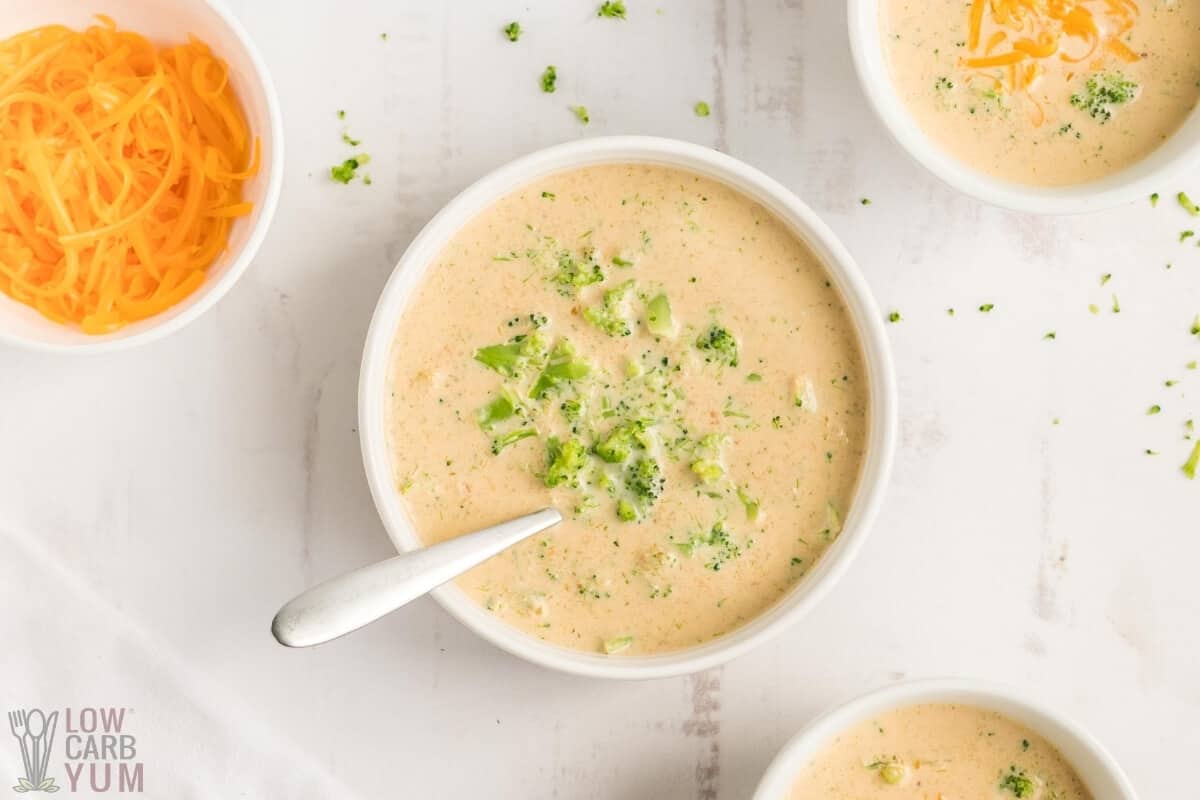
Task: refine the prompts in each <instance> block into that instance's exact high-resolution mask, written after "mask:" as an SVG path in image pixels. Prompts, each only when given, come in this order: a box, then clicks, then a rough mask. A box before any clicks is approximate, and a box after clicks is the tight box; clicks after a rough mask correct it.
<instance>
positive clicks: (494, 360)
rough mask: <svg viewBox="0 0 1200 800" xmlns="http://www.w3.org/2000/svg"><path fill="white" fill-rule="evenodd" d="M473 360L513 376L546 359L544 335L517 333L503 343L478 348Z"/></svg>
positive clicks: (509, 376)
mask: <svg viewBox="0 0 1200 800" xmlns="http://www.w3.org/2000/svg"><path fill="white" fill-rule="evenodd" d="M475 360H476V361H478V362H479V363H480V364H483V365H484V366H486V367H489V368H491V369H494V370H495V371H496V372H499V373H500V374H501V375H504V376H505V377H508V378H515V377H517V376H518V375H520V374H521V372H523V371H524V370H525V368H526V367H527V366H530V365H537V364H540V363H542V362H543V361H545V360H546V337H545V336H543V335H542V334H540V333H538V332H537V331H534V332H533V333H529V334H525V333H522V334H518V335H517V336H514V337H513V338H512V339H509V340H508V342H506V343H505V344H493V345H489V346H487V347H481V348H479V349H478V350H476V351H475Z"/></svg>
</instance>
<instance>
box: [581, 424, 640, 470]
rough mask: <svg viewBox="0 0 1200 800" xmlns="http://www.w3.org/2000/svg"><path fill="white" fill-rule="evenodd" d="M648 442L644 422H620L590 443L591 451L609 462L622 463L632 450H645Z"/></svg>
mask: <svg viewBox="0 0 1200 800" xmlns="http://www.w3.org/2000/svg"><path fill="white" fill-rule="evenodd" d="M648 444H649V442H648V441H647V439H646V423H645V422H642V421H640V420H637V421H634V422H622V423H620V424H619V425H616V426H615V427H613V429H612V430H610V431H609V432H608V435H607V436H605V437H604V438H603V439H600V440H599V441H597V442H596V443H595V444H594V445H592V452H593V453H595V454H596V455H597V456H599V457H600V459H601V460H602V461H607V462H608V463H609V464H623V463H625V460H626V459H628V458H629V456H630V455H631V454H632V453H633V451H634V450H645V449H647V446H648Z"/></svg>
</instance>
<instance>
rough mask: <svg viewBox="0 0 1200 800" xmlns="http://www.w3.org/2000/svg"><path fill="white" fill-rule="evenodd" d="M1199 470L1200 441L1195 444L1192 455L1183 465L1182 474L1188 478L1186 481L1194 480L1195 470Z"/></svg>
mask: <svg viewBox="0 0 1200 800" xmlns="http://www.w3.org/2000/svg"><path fill="white" fill-rule="evenodd" d="M1197 468H1200V441H1198V442H1196V446H1195V447H1193V448H1192V454H1191V456H1189V457H1188V460H1187V461H1186V462H1184V464H1183V467H1182V469H1183V474H1184V475H1186V476H1187V477H1188V480H1193V481H1194V480H1196V470H1197Z"/></svg>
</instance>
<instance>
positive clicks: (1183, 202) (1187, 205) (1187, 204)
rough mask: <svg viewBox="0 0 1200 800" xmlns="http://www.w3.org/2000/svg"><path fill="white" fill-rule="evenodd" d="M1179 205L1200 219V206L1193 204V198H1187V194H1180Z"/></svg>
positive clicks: (1178, 196) (1178, 197)
mask: <svg viewBox="0 0 1200 800" xmlns="http://www.w3.org/2000/svg"><path fill="white" fill-rule="evenodd" d="M1176 197H1177V199H1178V200H1179V205H1180V206H1182V207H1183V210H1184V211H1186V212H1188V213H1189V214H1191V215H1192V216H1193V217H1200V206H1197V205H1196V204H1195V203H1193V202H1192V198H1190V197H1188V196H1187V192H1180V193H1179V194H1178V195H1177V196H1176Z"/></svg>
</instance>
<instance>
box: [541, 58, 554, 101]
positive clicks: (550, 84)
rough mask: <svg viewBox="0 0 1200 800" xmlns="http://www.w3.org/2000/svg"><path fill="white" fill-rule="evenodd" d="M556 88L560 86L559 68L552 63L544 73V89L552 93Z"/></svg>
mask: <svg viewBox="0 0 1200 800" xmlns="http://www.w3.org/2000/svg"><path fill="white" fill-rule="evenodd" d="M556 88H558V70H556V69H555V68H554V65H553V64H551V65H550V66H548V67H546V71H545V72H543V73H542V91H543V92H545V93H546V94H551V93H552V92H553V91H554V90H555V89H556Z"/></svg>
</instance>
